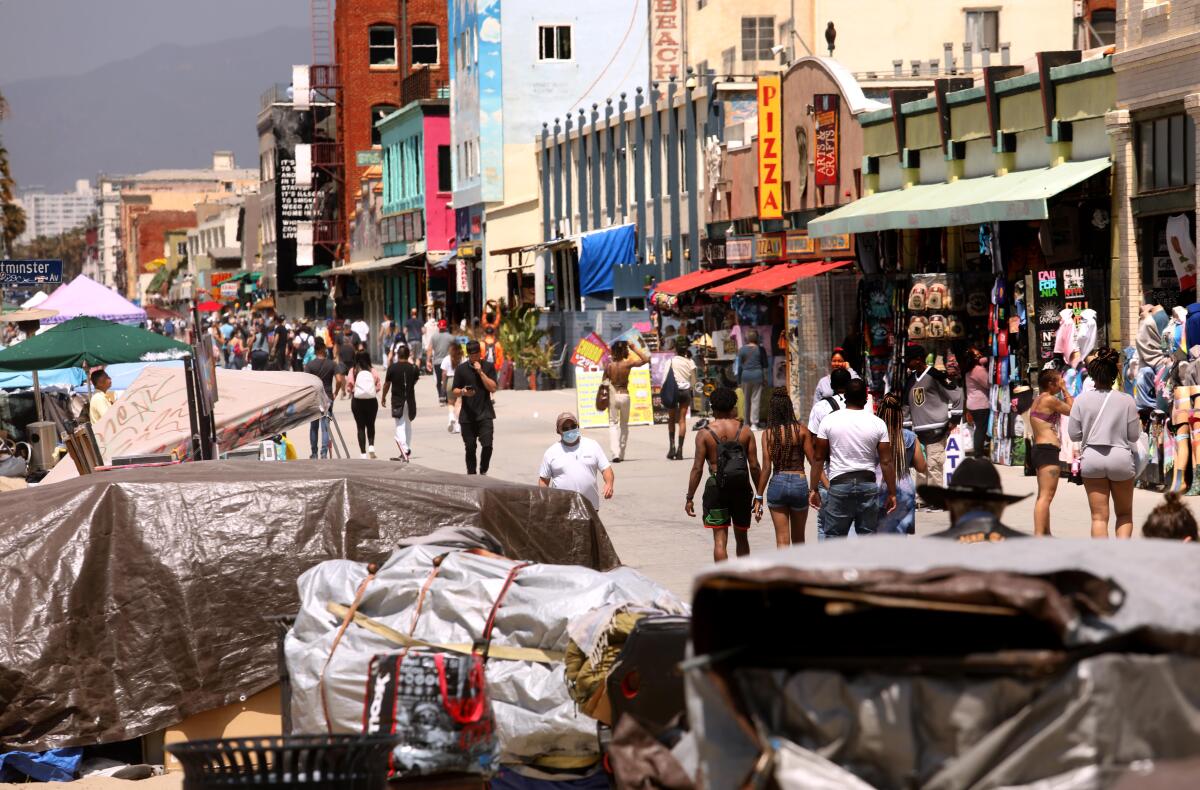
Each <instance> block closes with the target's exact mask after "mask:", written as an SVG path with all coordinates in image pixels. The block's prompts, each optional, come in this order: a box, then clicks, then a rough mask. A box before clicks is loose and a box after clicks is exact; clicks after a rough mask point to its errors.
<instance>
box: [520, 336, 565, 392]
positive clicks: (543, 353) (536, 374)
mask: <svg viewBox="0 0 1200 790" xmlns="http://www.w3.org/2000/svg"><path fill="white" fill-rule="evenodd" d="M555 361H556V360H555V357H554V344H553V343H546V344H545V345H537V346H533V347H531V348H528V349H526V350H525V353H524V354H523V355H522V360H521V362H522V367H523V368H524V369H525V371H526V372H527V373H528V375H529V389H531V390H536V389H539V386H538V382H539V381H541V382H542V386H541V387H540V389H554V388H555V386H556V385H555V384H554V382H555V381H556V380H557V379H558V371H557V370H555V369H554V363H555Z"/></svg>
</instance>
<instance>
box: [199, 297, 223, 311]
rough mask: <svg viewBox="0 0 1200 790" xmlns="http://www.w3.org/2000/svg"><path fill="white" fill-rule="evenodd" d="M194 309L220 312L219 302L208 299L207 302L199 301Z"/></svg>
mask: <svg viewBox="0 0 1200 790" xmlns="http://www.w3.org/2000/svg"><path fill="white" fill-rule="evenodd" d="M196 309H197V310H199V311H200V312H202V313H216V312H220V310H221V303H220V302H214V301H213V300H211V299H209V300H208V301H207V302H201V303H200V304H198V305H196Z"/></svg>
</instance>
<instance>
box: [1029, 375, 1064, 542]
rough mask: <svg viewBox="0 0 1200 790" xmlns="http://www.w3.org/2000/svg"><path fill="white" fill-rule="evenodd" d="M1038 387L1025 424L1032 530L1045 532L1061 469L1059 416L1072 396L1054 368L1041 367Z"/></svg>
mask: <svg viewBox="0 0 1200 790" xmlns="http://www.w3.org/2000/svg"><path fill="white" fill-rule="evenodd" d="M1038 389H1039V390H1041V394H1040V395H1038V396H1037V399H1036V400H1034V402H1033V406H1032V407H1031V408H1030V410H1029V425H1030V427H1032V428H1033V451H1032V454H1031V456H1030V460H1031V463H1032V466H1033V468H1034V470H1035V471H1036V472H1037V481H1038V495H1037V502H1036V503H1035V504H1034V506H1033V534H1034V535H1045V536H1049V535H1050V503H1051V502H1052V501H1053V500H1054V494H1055V492H1056V491H1057V490H1058V477H1059V475H1060V474H1061V472H1062V470H1061V467H1060V466H1059V461H1058V456H1059V453H1060V452H1061V451H1062V436H1061V435H1060V434H1059V426H1060V425H1061V422H1060V420H1059V417H1061V416H1064V415H1069V414H1070V413H1071V405H1072V404H1073V403H1074V402H1075V399H1074V398H1072V397H1071V396H1070V395H1068V394H1067V392H1066V390H1065V389H1064V388H1063V378H1062V374H1061V373H1059V372H1058V371H1057V370H1043V371H1042V372H1041V374H1039V375H1038ZM1060 393H1061V394H1062V397H1061V398H1059V394H1060Z"/></svg>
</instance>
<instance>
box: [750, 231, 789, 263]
mask: <svg viewBox="0 0 1200 790" xmlns="http://www.w3.org/2000/svg"><path fill="white" fill-rule="evenodd" d="M783 238H784V235H783V234H782V233H756V234H755V235H754V260H755V262H756V263H774V262H775V261H781V260H783Z"/></svg>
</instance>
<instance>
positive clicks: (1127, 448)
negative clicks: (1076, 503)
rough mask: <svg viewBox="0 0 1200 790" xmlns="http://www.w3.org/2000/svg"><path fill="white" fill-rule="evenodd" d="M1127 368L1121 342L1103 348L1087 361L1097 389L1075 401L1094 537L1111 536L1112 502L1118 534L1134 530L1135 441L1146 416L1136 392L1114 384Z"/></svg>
mask: <svg viewBox="0 0 1200 790" xmlns="http://www.w3.org/2000/svg"><path fill="white" fill-rule="evenodd" d="M1120 369H1121V355H1120V353H1119V352H1118V351H1117V350H1116V349H1115V348H1101V349H1100V350H1099V351H1097V352H1096V354H1095V356H1094V357H1092V360H1091V361H1090V362H1088V364H1087V372H1088V377H1089V378H1090V379H1091V380H1092V382H1093V383H1094V384H1095V385H1096V389H1094V390H1090V391H1088V392H1084V393H1082V394H1081V395H1080V396H1079V397H1078V398H1076V399H1075V404H1074V405H1073V406H1072V407H1071V419H1070V421H1069V422H1068V423H1067V433H1068V434H1069V435H1070V436H1071V440H1072V441H1076V442H1079V443H1080V445H1081V448H1080V456H1079V473H1080V475H1081V476H1082V477H1083V488H1084V490H1085V491H1087V497H1088V507H1089V508H1091V511H1092V537H1093V538H1107V537H1108V511H1109V507H1108V502H1109V499H1110V498H1111V499H1112V504H1113V508H1114V509H1115V510H1116V511H1117V537H1118V538H1129V537H1132V536H1133V479H1134V476H1135V473H1136V468H1135V466H1134V458H1133V448H1134V443H1135V442H1137V441H1138V439H1140V438H1141V435H1142V421H1141V419H1140V418H1139V417H1138V412H1137V405H1136V404H1135V403H1134V402H1133V398H1131V397H1130V396H1128V395H1126V394H1125V393H1124V392H1120V391H1118V390H1117V389H1115V388H1114V386H1113V385H1114V384H1115V383H1116V381H1117V374H1118V372H1119V371H1120Z"/></svg>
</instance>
